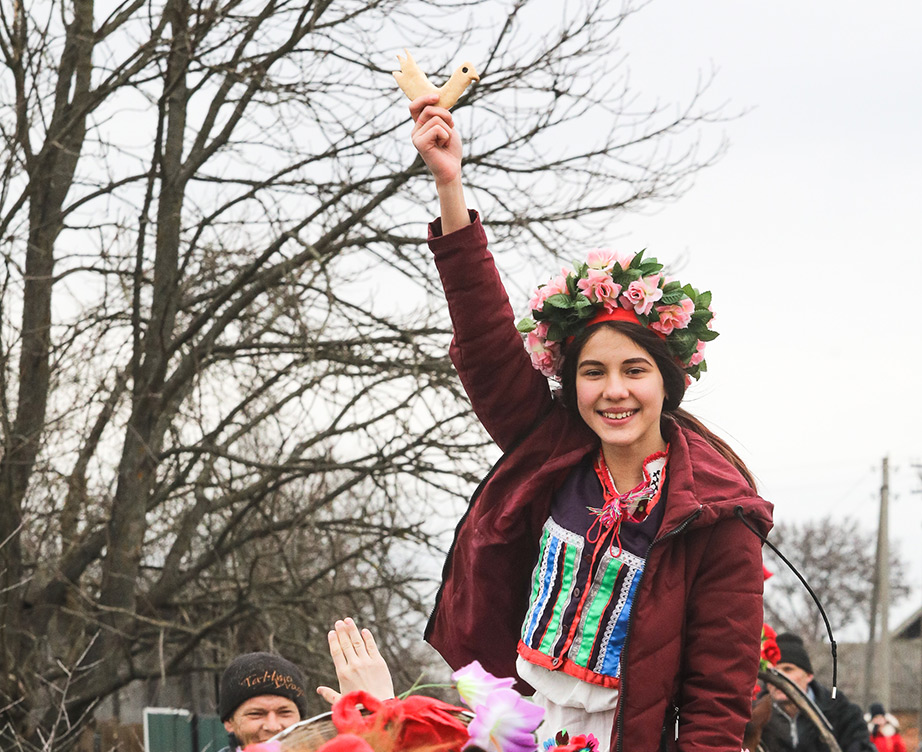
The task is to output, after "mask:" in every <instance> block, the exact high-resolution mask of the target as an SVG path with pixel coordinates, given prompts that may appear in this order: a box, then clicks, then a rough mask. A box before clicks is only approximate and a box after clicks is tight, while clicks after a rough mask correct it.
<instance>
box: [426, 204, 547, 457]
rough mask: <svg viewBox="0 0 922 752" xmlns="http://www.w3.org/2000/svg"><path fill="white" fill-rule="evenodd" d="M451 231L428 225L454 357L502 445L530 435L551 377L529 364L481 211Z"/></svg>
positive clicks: (473, 398)
mask: <svg viewBox="0 0 922 752" xmlns="http://www.w3.org/2000/svg"><path fill="white" fill-rule="evenodd" d="M471 219H472V224H470V225H468V226H467V227H464V228H462V229H460V230H457V231H455V232H452V233H449V234H448V235H442V234H441V223H440V221H439V220H436V221H435V222H433V223H432V224H431V225H430V226H429V248H430V249H431V250H432V252H433V254H434V255H435V263H436V266H437V267H438V271H439V276H440V277H441V280H442V287H443V289H444V291H445V298H446V300H447V301H448V313H449V315H450V316H451V323H452V329H453V334H454V336H453V338H452V343H451V349H450V355H451V360H452V362H453V363H454V366H455V369H456V370H457V371H458V375H459V376H460V377H461V383H462V385H463V386H464V389H465V391H466V392H467V395H468V397H469V398H470V400H471V405H472V406H473V408H474V412H475V413H476V414H477V417H478V418H479V419H480V422H481V423H482V424H483V426H484V428H486V429H487V432H488V433H489V434H490V436H492V437H493V440H494V441H495V442H496V443H497V445H499V447H500V449H502V450H504V451H505V450H506V449H507V448H508V447H509V446H510V445H511V444H513V443H514V442H516V441H517V440H518V439H520V438H521V437H522V436H524V435H525V434H526V433H527V432H528V431H529V429H530V428H531V427H532V426H533V425H534V424H535V423H536V422H537V421H538V419H539V418H540V417H541V416H542V415H543V414H544V413H545V412H546V411H547V410H548V409H549V408H550V406H551V393H550V388H549V385H548V382H547V379H546V378H545V377H544V376H542V375H541V374H540V373H539V372H538V371H536V370H535V369H534V368H532V366H531V360H530V358H529V357H528V354H527V353H526V352H525V348H524V346H523V344H522V336H521V335H520V334H519V332H518V331H517V330H516V328H515V320H514V318H513V313H512V307H511V306H510V305H509V298H508V296H507V294H506V290H505V288H504V287H503V284H502V281H501V280H500V277H499V272H498V271H497V269H496V265H495V264H494V262H493V256H492V255H491V254H490V251H489V250H488V249H487V238H486V233H485V232H484V229H483V226H482V225H481V224H480V220H479V218H478V217H477V213H476V212H471Z"/></svg>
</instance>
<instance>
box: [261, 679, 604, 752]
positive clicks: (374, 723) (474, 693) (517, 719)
mask: <svg viewBox="0 0 922 752" xmlns="http://www.w3.org/2000/svg"><path fill="white" fill-rule="evenodd" d="M451 677H452V679H453V680H454V682H455V684H454V686H455V688H456V689H457V691H458V694H459V695H460V697H461V700H462V702H463V703H464V704H465V705H466V706H467V707H466V708H464V707H459V706H455V705H451V704H449V703H446V702H442V701H441V700H437V699H435V698H432V697H425V696H422V695H409V696H406V697H403V698H395V699H393V700H383V701H382V700H379V699H377V698H376V697H373V696H372V695H369V694H368V693H366V692H350V693H349V694H347V695H345V696H343V697H342V698H340V699H339V701H338V702H337V703H336V704H335V705H334V706H333V712H332V723H333V726H335V736H333V738H328V737H324V736H318V734H316V733H311V725H312V724H314V725H316V721H314V720H310V721H304V722H302V723H300V724H296V725H295V726H292V727H290V728H287V729H285V730H284V731H282V732H281V733H280V734H279V735H278V736H276V737H275V738H274V739H273V740H271V741H268V742H261V743H259V744H250V745H248V746H247V747H245V748H244V752H460V751H461V750H463V749H479V750H484V751H485V752H537V749H538V742H537V739H536V736H535V731H536V729H537V728H538V726H539V725H540V723H541V720H542V718H543V717H544V709H543V708H540V707H538V706H537V705H535V704H533V703H531V702H529V701H528V700H526V699H525V698H523V697H522V696H521V695H520V694H519V693H518V692H516V691H515V690H514V689H513V688H512V685H513V684H514V683H515V680H514V679H498V678H496V677H495V676H492V675H491V674H489V673H488V672H487V671H485V670H484V669H483V667H482V666H481V665H480V663H479V662H478V661H474V662H473V663H471V664H469V665H467V666H465V667H464V668H462V669H460V670H458V671H456V672H455V673H453V674H452V675H451ZM324 722H326V719H325V718H324ZM543 749H544V750H545V751H546V752H596V750H597V749H598V743H597V742H596V740H595V737H593V736H592V735H591V734H590V735H588V736H585V735H580V736H574V737H572V738H571V737H570V736H569V735H568V734H567V733H566V732H565V731H562V732H561V733H559V734H557V736H556V737H555V738H554V739H551V740H548V741H547V742H545V743H544V745H543Z"/></svg>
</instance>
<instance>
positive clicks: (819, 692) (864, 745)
mask: <svg viewBox="0 0 922 752" xmlns="http://www.w3.org/2000/svg"><path fill="white" fill-rule="evenodd" d="M776 641H777V643H778V649H779V651H780V652H781V657H780V658H779V659H778V663H777V664H776V665H775V669H776V670H777V671H779V672H780V673H782V674H784V675H785V676H786V677H787V678H788V679H790V680H791V681H792V682H793V683H794V684H795V685H797V688H798V689H800V691H801V692H803V693H804V694H805V695H806V696H807V697H809V698H810V699H811V700H813V702H814V703H816V706H817V707H818V708H819V709H820V711H821V712H822V713H823V715H825V716H826V718H827V720H828V721H829V723H830V725H831V726H832V734H833V736H834V737H835V738H836V741H837V742H838V743H839V746H840V747H841V748H842V752H875V749H874V745H873V744H871V740H870V738H869V736H868V728H867V726H866V725H865V722H864V718H863V716H862V713H861V708H859V707H858V706H857V705H855V704H854V703H852V702H849V700H848V698H847V697H846V696H845V695H844V694H842V692H837V694H836V697H835V698H833V696H832V692H830V691H829V690H828V689H827V688H826V687H824V686H823V685H822V684H820V683H819V682H818V681H816V679H814V678H813V664H812V663H811V662H810V654H809V653H808V652H807V648H806V646H805V645H804V641H803V640H802V639H801V638H800V637H798V636H797V635H795V634H791V633H790V632H786V633H784V634H780V635H778V637H777V639H776ZM770 692H771V695H772V700H773V701H774V708H773V711H772V716H771V719H770V720H769V722H768V725H767V726H766V727H765V731H764V732H763V735H762V740H763V742H764V743H765V746H766V749H771V750H773V752H826V749H827V747H826V744H825V743H824V742H823V741H822V737H821V736H820V733H819V729H817V728H816V726H814V725H813V722H812V721H810V719H808V718H806V717H805V716H804V715H803V713H799V712H798V708H797V706H796V705H795V704H794V703H793V702H791V701H790V700H789V699H788V697H787V695H785V694H784V692H782V691H781V690H780V689H778V688H776V687H774V686H772V687H770Z"/></svg>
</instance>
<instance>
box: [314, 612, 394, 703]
mask: <svg viewBox="0 0 922 752" xmlns="http://www.w3.org/2000/svg"><path fill="white" fill-rule="evenodd" d="M327 640H328V641H329V644H330V656H331V657H332V658H333V666H334V667H335V668H336V678H337V679H339V692H337V691H336V690H334V689H332V688H331V687H317V694H319V695H320V696H321V697H322V698H323V699H324V700H326V701H327V702H328V703H330V704H331V705H332V704H333V703H334V702H336V701H337V700H338V699H339V698H340V697H341V696H342V695H345V694H348V693H349V692H355V691H356V690H364V691H365V692H368V693H369V694H371V695H374V696H375V697H377V698H378V699H379V700H388V699H390V698H391V697H393V696H394V682H393V680H392V679H391V672H390V670H389V669H388V668H387V663H385V662H384V658H383V657H382V656H381V653H380V652H379V651H378V646H377V645H376V644H375V638H374V636H373V635H372V634H371V632H369V631H368V630H367V629H363V630H361V631H359V628H358V626H356V623H355V622H354V621H353V620H352V619H349V618H347V619H341V620H339V621H337V622H336V623H335V624H334V625H333V629H332V630H330V632H329V634H328V635H327Z"/></svg>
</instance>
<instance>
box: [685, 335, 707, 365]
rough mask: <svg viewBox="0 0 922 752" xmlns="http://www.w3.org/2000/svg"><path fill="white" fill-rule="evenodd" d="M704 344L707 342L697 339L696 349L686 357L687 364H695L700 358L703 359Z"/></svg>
mask: <svg viewBox="0 0 922 752" xmlns="http://www.w3.org/2000/svg"><path fill="white" fill-rule="evenodd" d="M706 344H707V342H702V341H701V340H698V349H697V350H696V351H695V352H694V353H692V356H691V358H689V359H688V365H690V366H696V365H698V364H699V363H700V362H701V361H702V360H704V346H705V345H706Z"/></svg>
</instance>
